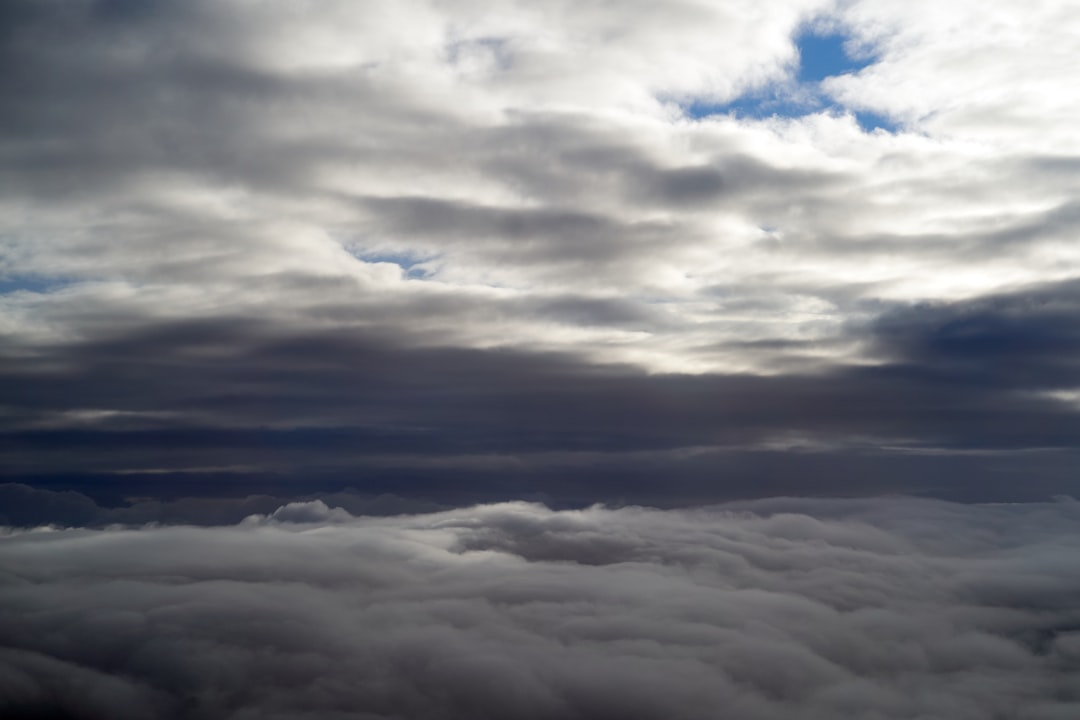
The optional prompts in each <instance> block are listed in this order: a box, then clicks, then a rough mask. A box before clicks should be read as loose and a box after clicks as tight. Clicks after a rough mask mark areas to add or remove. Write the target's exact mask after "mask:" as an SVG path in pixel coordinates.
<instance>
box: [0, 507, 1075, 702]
mask: <svg viewBox="0 0 1080 720" xmlns="http://www.w3.org/2000/svg"><path fill="white" fill-rule="evenodd" d="M1077 508H1078V505H1077V503H1076V502H1075V501H1073V500H1069V499H1062V500H1061V501H1059V502H1056V503H1042V504H1039V503H1033V504H1025V505H954V504H949V503H943V502H937V501H925V500H914V499H903V498H893V499H889V498H879V499H868V500H805V499H774V500H761V501H753V502H746V503H740V504H736V505H726V506H715V507H709V508H699V509H693V510H667V511H662V510H653V509H646V508H640V507H624V508H621V509H611V508H604V507H599V506H597V507H592V508H587V509H583V510H576V511H553V510H550V509H548V508H546V507H544V506H542V505H536V504H529V503H521V502H517V503H506V504H496V505H487V506H476V507H470V508H462V509H457V510H451V511H445V512H438V513H433V514H420V515H405V516H398V517H392V518H372V517H355V516H353V515H351V514H349V513H348V512H346V511H344V510H342V509H340V508H332V507H330V506H328V505H327V504H325V503H323V502H321V501H310V502H305V503H294V504H290V505H285V506H282V507H280V508H279V509H277V510H275V511H271V512H267V513H264V514H258V515H252V516H251V517H249V518H247V519H245V520H244V521H243V522H241V523H239V524H237V525H230V526H218V527H209V528H195V527H190V526H127V527H123V526H114V527H112V528H109V529H103V530H88V529H79V528H68V529H62V528H58V527H55V526H54V527H52V528H42V529H38V530H10V529H9V530H7V531H5V534H4V536H3V537H2V538H0V566H2V567H3V568H4V572H3V575H2V578H3V580H2V583H0V607H2V608H3V611H2V613H0V645H2V646H3V650H2V651H0V708H3V710H4V712H5V715H10V716H12V717H70V718H87V719H90V718H105V717H109V718H127V717H131V718H136V717H139V718H143V717H176V718H201V717H206V718H210V717H213V718H246V717H279V718H300V717H371V718H377V717H411V718H466V717H469V718H488V717H490V718H499V717H508V716H514V717H523V718H556V717H558V718H616V717H618V718H671V717H675V718H707V717H716V716H717V715H718V714H719V715H723V716H725V717H733V718H754V719H761V720H771V719H772V718H790V717H793V716H799V717H806V718H822V719H825V718H830V719H831V718H846V717H850V718H866V717H877V718H916V717H918V718H954V719H966V718H971V719H972V720H976V719H978V720H981V719H982V718H987V717H1009V718H1025V719H1030V720H1035V719H1039V720H1049V719H1052V718H1066V717H1074V716H1075V715H1076V713H1077V712H1078V710H1080V693H1078V690H1077V688H1078V683H1077V679H1078V677H1080V607H1078V606H1077V603H1076V601H1075V598H1076V597H1078V596H1080V573H1078V571H1077V565H1076V563H1075V555H1076V552H1077V551H1078V550H1080V536H1078V535H1077V530H1076V529H1077V527H1078V523H1080V514H1078V513H1080V511H1078V509H1077Z"/></svg>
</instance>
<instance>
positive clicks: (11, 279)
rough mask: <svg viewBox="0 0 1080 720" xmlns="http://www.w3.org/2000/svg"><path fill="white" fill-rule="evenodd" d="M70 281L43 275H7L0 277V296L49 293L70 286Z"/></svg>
mask: <svg viewBox="0 0 1080 720" xmlns="http://www.w3.org/2000/svg"><path fill="white" fill-rule="evenodd" d="M70 284H71V281H70V280H65V279H64V278H56V277H45V276H43V275H8V276H3V277H0V295H6V294H8V293H13V292H18V291H20V290H25V291H27V292H32V293H39V294H42V293H49V292H52V291H53V290H59V289H60V288H62V287H66V286H67V285H70Z"/></svg>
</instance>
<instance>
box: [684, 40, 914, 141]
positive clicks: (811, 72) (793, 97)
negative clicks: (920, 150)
mask: <svg viewBox="0 0 1080 720" xmlns="http://www.w3.org/2000/svg"><path fill="white" fill-rule="evenodd" d="M849 40H850V38H848V37H847V36H846V35H841V34H836V33H832V34H827V35H823V34H818V33H815V32H813V31H808V32H804V33H801V34H800V35H798V36H796V38H795V46H796V48H797V49H798V51H799V65H798V68H797V70H796V72H795V75H794V77H793V78H792V81H790V82H784V83H774V84H772V85H769V86H767V87H764V88H759V89H756V90H753V91H750V92H748V93H746V94H744V95H741V96H739V97H737V98H736V99H734V100H732V101H731V102H728V103H720V104H716V103H700V102H692V103H690V104H689V105H686V106H684V111H685V112H686V114H687V115H688V116H689V117H691V118H694V119H699V118H703V117H708V116H710V115H723V114H727V113H734V114H735V116H736V117H741V118H752V119H755V120H761V119H764V118H769V117H774V116H776V117H781V118H799V117H803V116H804V115H809V114H811V113H816V112H821V111H822V110H830V111H834V112H837V113H843V112H845V111H848V110H849V109H848V108H845V107H844V106H842V105H840V104H838V103H836V102H835V101H833V100H832V99H831V98H830V97H828V96H827V95H825V94H824V93H823V92H822V90H821V82H822V81H823V80H825V79H826V78H830V77H835V76H837V75H844V74H846V73H853V72H858V71H859V70H862V69H863V68H865V67H867V66H868V65H870V64H872V63H873V62H874V58H873V57H872V56H870V55H866V56H861V55H860V56H858V57H853V56H852V55H851V54H849V53H848V50H847V49H846V46H847V45H848V44H849ZM851 113H852V115H853V116H854V117H855V120H856V121H857V122H858V123H859V126H860V127H861V128H862V129H863V130H865V131H866V132H872V131H873V130H876V129H879V128H880V129H882V130H886V131H888V132H896V131H897V130H898V129H899V126H898V125H897V124H896V123H894V122H892V121H891V120H889V119H888V118H886V117H885V116H883V115H879V114H877V113H873V112H865V111H854V110H852V111H851Z"/></svg>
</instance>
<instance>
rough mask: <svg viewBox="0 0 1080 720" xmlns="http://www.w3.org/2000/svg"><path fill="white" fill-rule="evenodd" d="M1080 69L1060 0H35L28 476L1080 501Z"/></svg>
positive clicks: (16, 340) (7, 138)
mask: <svg viewBox="0 0 1080 720" xmlns="http://www.w3.org/2000/svg"><path fill="white" fill-rule="evenodd" d="M807 38H816V39H815V40H814V42H811V41H810V40H808V39H807ZM822 38H825V39H826V40H827V39H828V38H832V43H833V45H835V46H836V47H835V48H834V50H835V51H836V53H838V54H844V53H846V55H847V58H846V60H844V63H843V67H840V66H837V67H836V68H835V69H833V70H830V69H829V67H828V66H827V64H825V65H823V64H822V63H823V60H822V59H821V58H820V57H809V56H808V57H802V56H801V55H800V49H803V50H805V51H806V52H807V53H809V52H811V50H812V49H814V48H820V47H822V43H824V42H826V40H822ZM826 44H827V43H826ZM841 46H842V48H843V51H842V52H841V50H840V48H841ZM822 57H823V56H822ZM1078 59H1080V13H1078V12H1077V11H1076V8H1075V7H1074V6H1073V4H1072V3H1069V2H1061V1H1060V0H1032V1H1031V2H1024V3H1018V2H986V1H985V0H980V1H979V2H975V1H974V0H971V1H968V0H957V1H955V2H949V3H941V2H936V1H934V2H931V1H929V0H927V1H925V2H924V1H923V0H914V1H911V2H904V3H897V2H892V1H891V0H862V1H853V2H829V1H825V0H770V1H769V2H759V1H758V0H754V1H753V2H750V1H745V2H744V1H743V0H716V1H714V2H706V1H704V0H670V1H668V2H664V3H659V4H658V3H652V2H649V3H645V2H636V1H628V2H618V3H612V2H600V1H594V0H575V1H574V2H563V1H561V0H544V1H542V2H536V1H534V0H530V1H529V2H515V1H512V0H499V1H498V2H491V1H490V0H485V2H482V3H481V2H471V1H470V0H454V1H452V2H448V1H443V0H386V1H385V2H383V1H381V0H366V1H365V2H345V1H344V0H342V1H340V2H338V1H336V0H324V1H322V2H285V1H284V0H281V1H277V0H266V1H262V2H251V1H249V0H205V1H203V0H183V1H180V0H145V1H137V0H65V1H60V0H8V1H7V2H5V3H3V6H2V8H0V98H2V99H3V108H2V112H0V188H2V192H0V348H2V350H0V355H2V356H0V452H2V454H3V462H2V463H0V467H2V470H0V472H2V473H3V479H5V480H7V481H12V482H22V483H28V484H30V485H34V486H39V487H51V488H56V489H70V490H78V491H80V492H83V493H86V494H89V495H91V496H93V497H95V498H97V499H98V500H99V501H102V502H112V503H116V502H120V501H121V500H122V499H123V498H125V497H132V496H135V497H161V496H164V495H170V496H173V497H183V496H190V495H210V494H226V495H234V496H238V497H242V496H247V495H249V494H253V493H254V494H269V495H274V496H284V497H288V496H290V495H291V496H294V497H298V496H302V495H306V494H309V493H311V492H313V491H315V490H318V491H324V492H334V491H337V490H340V489H342V488H347V487H352V488H355V489H357V490H358V491H359V492H361V493H363V494H366V495H371V496H378V495H380V494H384V493H394V494H399V495H403V496H410V497H417V498H422V499H424V500H425V501H429V502H435V503H451V504H463V503H464V504H467V503H472V502H483V501H492V500H503V499H513V498H522V497H525V498H536V499H543V500H546V501H551V502H556V503H570V504H581V503H586V504H587V503H589V502H592V501H596V500H602V501H615V502H618V501H631V502H646V503H650V504H660V505H664V504H668V505H674V504H687V503H690V504H693V503H695V502H710V501H711V502H715V501H718V500H724V499H729V498H734V497H748V496H763V495H774V494H800V495H807V494H809V495H819V494H826V495H828V494H832V495H835V494H844V495H852V494H866V495H873V494H877V493H880V492H903V493H909V494H922V495H934V496H938V497H946V498H954V499H962V500H1039V499H1046V498H1048V497H1050V496H1052V495H1054V494H1057V493H1074V494H1075V492H1076V490H1077V484H1076V483H1077V480H1076V475H1075V467H1076V466H1077V462H1078V459H1080V458H1078V457H1077V438H1078V437H1080V432H1078V431H1080V426H1078V417H1080V416H1078V412H1080V400H1078V398H1080V373H1078V363H1077V357H1078V354H1077V348H1078V345H1080V334H1078V330H1077V328H1078V325H1077V323H1076V322H1075V318H1076V317H1077V313H1078V311H1080V252H1078V247H1080V245H1078V244H1077V243H1076V230H1075V229H1076V227H1077V220H1078V218H1080V205H1078V204H1077V197H1078V193H1077V190H1078V183H1080V172H1078V169H1080V136H1078V135H1077V133H1076V131H1075V119H1076V117H1080V93H1078V92H1077V90H1076V83H1075V82H1074V80H1075V78H1074V77H1073V76H1074V73H1075V68H1076V61H1077V60H1078ZM815 73H816V75H815ZM658 478H660V480H658ZM660 482H662V483H663V485H662V486H660V485H659V484H658V483H660Z"/></svg>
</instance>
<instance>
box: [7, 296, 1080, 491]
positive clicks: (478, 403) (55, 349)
mask: <svg viewBox="0 0 1080 720" xmlns="http://www.w3.org/2000/svg"><path fill="white" fill-rule="evenodd" d="M1074 305H1076V288H1075V285H1074V284H1073V283H1065V284H1059V285H1048V286H1045V287H1041V288H1035V289H1032V290H1030V291H1028V292H1025V293H1017V294H1012V295H1002V296H998V297H995V298H987V299H982V300H978V301H971V302H964V303H956V304H951V305H943V304H939V305H933V306H908V307H898V308H894V309H892V310H889V311H887V312H885V313H882V314H880V317H879V319H877V320H875V321H874V322H873V323H872V324H871V325H870V326H869V327H867V326H861V327H853V329H852V332H853V333H855V335H854V337H855V338H856V339H865V340H866V341H868V342H872V343H873V344H874V345H873V347H874V348H875V350H874V352H876V353H877V354H878V356H879V357H880V358H881V360H880V364H878V365H875V366H869V367H865V366H855V367H842V368H837V369H829V370H824V371H821V372H818V373H815V374H809V373H788V374H783V375H773V376H760V375H749V374H723V375H722V374H702V375H677V374H645V373H642V372H641V371H639V370H638V369H636V368H634V367H632V366H620V365H598V364H595V363H589V362H585V361H582V360H581V359H580V358H576V357H574V356H573V355H570V354H566V353H529V352H522V351H515V350H472V349H460V348H418V347H415V346H413V347H410V346H406V345H403V344H402V343H401V342H400V341H399V340H397V339H395V338H394V336H393V334H392V333H387V332H379V333H376V332H360V331H356V330H354V331H352V332H351V333H350V334H348V335H343V334H342V333H341V332H339V331H337V330H333V331H327V332H318V331H310V330H308V331H304V330H300V329H297V328H289V327H288V326H283V325H280V326H274V325H270V324H267V323H256V322H252V321H249V320H244V319H242V318H235V319H218V320H212V321H202V322H184V323H174V324H171V325H165V324H156V325H152V326H150V327H147V328H144V329H141V330H137V331H128V332H120V333H116V334H114V336H113V337H111V338H109V339H97V340H93V341H89V342H83V343H77V344H62V345H52V346H49V345H40V346H37V347H32V348H25V349H24V351H23V355H22V357H13V358H10V359H9V360H8V361H7V362H6V363H5V365H4V367H3V371H2V373H0V382H2V383H3V385H4V387H5V397H6V400H7V403H8V406H7V407H8V410H7V413H6V415H5V417H4V431H3V432H2V433H0V443H2V447H3V451H4V453H5V457H6V458H7V462H6V463H5V473H6V476H7V479H9V480H22V481H30V482H34V481H36V480H35V479H45V478H48V477H53V478H54V479H55V480H56V482H59V483H60V485H62V486H66V487H80V489H84V490H87V491H89V490H90V489H92V486H93V485H94V484H100V485H101V486H102V487H103V488H104V487H105V486H107V485H112V486H114V487H117V488H120V487H123V485H124V484H125V483H128V484H129V485H130V487H131V488H132V490H131V491H130V492H127V493H123V494H135V495H139V494H144V493H146V489H147V486H152V485H153V484H155V482H156V481H155V480H154V478H155V476H156V477H157V478H158V481H160V482H157V484H160V485H162V486H163V487H169V488H170V490H169V491H170V492H174V493H175V491H176V489H178V488H180V489H182V488H188V489H191V490H192V492H194V489H195V488H199V487H202V488H206V487H208V486H209V485H210V484H211V483H212V480H213V479H228V481H229V482H233V481H235V482H237V483H238V485H237V486H236V491H237V492H239V493H240V494H246V493H249V492H264V491H268V492H270V494H274V485H275V484H277V485H278V488H279V489H281V488H288V490H287V492H288V493H295V492H296V487H298V486H299V485H300V484H302V483H303V482H305V481H310V480H311V478H313V477H316V478H322V480H321V481H320V482H325V483H326V485H324V486H322V487H321V489H324V490H325V489H332V488H333V487H335V486H337V487H344V486H350V485H352V486H356V487H362V488H363V489H365V491H371V492H376V493H379V492H396V490H395V487H394V483H404V484H405V485H406V486H409V487H412V488H414V489H419V488H423V491H422V492H423V493H426V494H427V495H428V496H431V495H441V494H443V493H451V494H452V493H453V489H452V488H454V487H455V486H456V485H457V483H458V482H459V481H460V482H462V483H463V486H462V487H460V488H458V489H459V491H460V492H461V493H463V495H462V496H460V497H459V498H458V501H462V500H463V499H465V501H470V500H471V501H476V500H480V499H484V498H485V497H487V498H499V499H502V498H506V497H512V496H513V493H514V492H517V491H520V492H530V493H543V492H550V493H552V498H553V499H555V500H557V501H563V500H567V501H569V500H571V499H572V500H573V501H576V502H580V501H585V502H588V501H589V499H590V493H595V494H594V495H593V496H592V499H604V500H613V499H618V498H620V497H625V498H627V499H636V500H637V501H644V502H650V503H660V504H668V503H664V502H663V500H662V498H658V497H656V496H654V494H653V493H652V492H650V491H649V490H648V489H647V488H643V487H641V486H640V485H639V484H638V482H637V480H636V478H637V477H638V476H642V475H651V474H653V472H654V471H655V472H656V473H657V474H660V475H665V476H671V477H672V478H673V479H681V482H682V483H683V484H682V486H681V489H678V490H677V489H676V488H675V487H669V488H668V491H669V492H670V493H671V496H672V498H675V497H678V500H677V502H678V503H682V502H686V501H692V500H693V499H694V497H695V495H696V496H697V497H698V499H699V500H703V501H710V500H712V501H714V500H718V499H724V498H729V497H733V496H746V495H748V494H758V495H762V494H768V492H769V491H770V490H771V491H774V492H781V493H786V492H800V493H806V492H808V490H807V488H813V487H815V483H822V484H821V485H820V486H819V487H820V488H821V490H822V491H824V489H825V488H826V487H827V488H829V491H831V492H841V493H843V494H851V493H860V494H862V493H867V492H877V491H880V490H882V489H891V490H903V491H906V492H918V493H922V492H929V493H930V494H935V495H942V496H947V497H963V498H968V499H1018V498H1020V497H1022V496H1023V495H1018V494H1016V493H1018V492H1020V488H1027V490H1026V491H1025V492H1030V493H1031V495H1030V497H1036V498H1037V497H1046V496H1047V494H1053V493H1057V492H1075V489H1076V486H1075V478H1072V477H1071V474H1070V472H1069V467H1070V466H1071V464H1072V463H1073V462H1074V461H1075V458H1074V455H1075V452H1076V450H1077V447H1076V438H1077V437H1080V425H1078V423H1080V415H1078V413H1077V408H1076V404H1075V401H1073V400H1070V399H1069V397H1070V396H1068V392H1069V391H1070V390H1071V389H1072V388H1075V387H1077V386H1078V385H1080V374H1078V370H1080V368H1078V367H1077V365H1076V363H1075V361H1074V358H1075V357H1076V353H1075V352H1072V351H1071V350H1070V348H1071V349H1073V350H1075V348H1074V347H1073V346H1075V345H1076V338H1075V337H1074V335H1075V327H1074V325H1075V323H1073V322H1072V318H1073V317H1074V316H1075V312H1074V310H1075V308H1074ZM579 307H580V308H581V310H578V308H579ZM552 311H557V312H560V313H564V314H566V313H574V312H581V313H604V314H606V316H603V317H602V321H604V322H609V323H610V322H613V321H614V320H613V319H612V317H611V316H610V315H611V313H613V312H622V313H628V310H626V309H625V305H623V306H619V305H615V304H604V303H597V302H592V303H582V304H581V305H577V304H575V303H574V302H573V301H569V300H567V301H555V302H553V303H552V304H549V305H548V306H547V307H546V308H545V309H544V312H552ZM584 319H585V320H588V317H585V318H584ZM632 319H633V315H629V317H627V320H628V321H629V320H632ZM596 321H601V319H597V320H596ZM1062 393H1065V394H1062ZM102 408H107V409H108V410H102ZM845 453H847V454H848V455H849V457H848V458H847V459H844V458H843V457H842V456H843V455H844V454H845ZM770 455H771V456H772V457H773V459H771V460H766V459H765V458H767V457H768V456H770ZM640 463H646V464H647V465H648V467H649V472H648V473H640V472H637V471H635V470H634V466H635V465H637V464H640ZM935 465H936V467H935ZM800 466H802V467H806V468H817V470H816V471H815V472H813V473H805V472H800V471H799V470H798V468H799V467H800ZM567 467H568V468H572V469H570V470H558V468H567ZM590 467H591V468H592V471H593V476H592V478H591V479H590V477H589V476H588V468H590ZM845 467H846V468H861V469H862V470H861V471H860V472H858V473H854V472H847V473H837V472H836V470H837V469H838V468H845ZM755 468H757V469H755ZM770 468H771V469H770ZM710 470H711V473H712V475H713V479H712V480H711V481H708V482H706V481H704V480H697V479H694V478H705V477H707V476H708V475H709V474H710ZM957 471H961V472H959V474H958V475H957V476H956V477H955V479H954V480H953V481H952V483H951V484H950V483H945V484H943V483H942V478H944V477H947V476H948V475H949V474H951V473H954V472H957ZM80 472H81V473H87V474H88V475H87V478H89V479H87V480H86V481H84V482H83V484H82V485H81V486H80V485H78V484H76V485H71V484H70V482H71V481H72V478H74V477H75V476H76V475H77V474H78V473H80ZM560 472H568V473H570V477H573V479H574V483H579V488H578V489H577V490H570V488H569V485H570V483H565V482H563V481H562V480H560V479H559V478H557V477H554V475H556V474H558V473H560ZM403 473H404V474H405V475H408V474H410V473H412V474H413V475H414V476H423V475H427V476H428V477H427V478H426V479H424V480H419V479H413V480H410V481H406V480H404V479H403ZM544 473H551V474H552V475H553V477H550V478H546V479H545V478H543V477H542V476H543V474H544ZM904 473H908V479H907V481H906V484H904V483H903V481H900V480H898V479H897V478H899V477H902V476H903V474H904ZM500 474H501V475H502V476H503V478H504V480H503V481H502V483H500V482H499V481H498V480H496V479H494V476H497V475H500ZM770 474H779V475H780V476H781V477H769V476H770ZM487 475H490V476H492V478H493V479H492V480H490V481H483V482H481V481H480V480H478V479H477V478H478V477H482V476H487ZM837 475H839V476H841V477H845V476H846V477H848V478H849V479H848V484H847V485H844V484H842V483H841V484H839V485H838V484H837V482H836V481H835V480H830V479H829V478H835V477H836V476H837ZM864 475H865V476H866V477H863V476H864ZM620 476H622V477H623V478H624V479H623V480H620V479H619V478H620ZM468 477H473V479H472V480H466V479H465V478H468ZM63 478H67V480H64V479H63ZM305 478H306V479H307V480H305ZM872 478H889V479H888V480H887V481H886V484H885V487H884V488H883V486H882V485H881V483H880V481H875V480H874V479H872ZM166 479H167V482H166ZM895 482H901V485H900V486H899V487H898V486H896V485H894V483H895ZM1010 484H1012V485H1013V486H1014V489H1011V490H1010V489H1009V488H1010ZM950 485H951V486H950ZM440 486H443V489H441V490H440V489H439V487H440ZM136 487H138V489H135V488H136ZM568 490H570V492H571V494H572V496H573V497H572V498H571V497H569V496H567V495H566V494H565V493H566V492H567V491H568ZM204 493H205V490H201V491H199V492H194V494H204ZM473 493H475V494H473Z"/></svg>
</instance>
